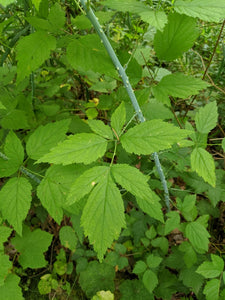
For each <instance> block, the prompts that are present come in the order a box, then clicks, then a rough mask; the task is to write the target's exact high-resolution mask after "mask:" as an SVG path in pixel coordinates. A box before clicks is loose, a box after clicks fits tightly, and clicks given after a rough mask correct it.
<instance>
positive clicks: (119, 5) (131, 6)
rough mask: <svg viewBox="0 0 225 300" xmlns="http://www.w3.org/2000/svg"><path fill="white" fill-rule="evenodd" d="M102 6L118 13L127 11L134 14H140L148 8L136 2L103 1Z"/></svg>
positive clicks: (124, 0) (129, 0)
mask: <svg viewBox="0 0 225 300" xmlns="http://www.w3.org/2000/svg"><path fill="white" fill-rule="evenodd" d="M102 4H103V5H106V6H108V7H110V8H112V9H115V10H118V11H123V12H126V11H129V12H131V13H134V14H138V13H141V12H143V11H145V10H146V9H148V8H149V6H146V5H145V4H144V3H142V2H138V1H136V0H123V1H121V0H105V1H103V3H102Z"/></svg>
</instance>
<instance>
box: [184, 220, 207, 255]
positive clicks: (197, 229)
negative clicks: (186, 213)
mask: <svg viewBox="0 0 225 300" xmlns="http://www.w3.org/2000/svg"><path fill="white" fill-rule="evenodd" d="M185 234H186V237H187V238H188V239H189V240H190V242H191V244H192V246H193V247H194V249H195V250H196V251H197V252H198V253H200V254H202V253H205V252H207V251H208V245H209V239H208V238H209V237H210V234H209V233H208V231H207V230H206V229H205V227H204V226H203V225H201V224H200V223H198V222H191V223H189V224H187V226H186V228H185Z"/></svg>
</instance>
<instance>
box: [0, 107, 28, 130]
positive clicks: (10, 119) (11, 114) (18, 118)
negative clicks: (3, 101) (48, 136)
mask: <svg viewBox="0 0 225 300" xmlns="http://www.w3.org/2000/svg"><path fill="white" fill-rule="evenodd" d="M1 125H2V127H3V128H5V129H12V130H18V129H25V128H28V127H29V126H28V123H27V115H26V113H25V111H23V110H19V109H13V110H11V111H7V114H6V115H4V117H3V118H2V120H1Z"/></svg>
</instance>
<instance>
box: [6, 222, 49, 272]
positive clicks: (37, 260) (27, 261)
mask: <svg viewBox="0 0 225 300" xmlns="http://www.w3.org/2000/svg"><path fill="white" fill-rule="evenodd" d="M51 241H52V235H51V234H50V233H48V232H46V231H42V230H41V229H36V230H34V231H30V229H29V228H28V227H27V226H24V227H23V236H22V237H20V236H18V235H16V236H15V237H14V238H13V239H12V240H11V242H12V245H14V246H15V248H16V249H17V250H18V252H20V256H19V263H20V264H21V266H22V267H23V268H24V269H26V268H32V269H37V268H44V267H45V266H46V264H47V261H46V260H45V257H44V254H43V252H46V251H47V250H48V247H49V246H50V244H51Z"/></svg>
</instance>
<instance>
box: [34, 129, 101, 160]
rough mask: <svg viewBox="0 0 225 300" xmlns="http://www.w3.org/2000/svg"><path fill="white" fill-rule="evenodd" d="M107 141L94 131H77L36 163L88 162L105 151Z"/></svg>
mask: <svg viewBox="0 0 225 300" xmlns="http://www.w3.org/2000/svg"><path fill="white" fill-rule="evenodd" d="M106 147H107V141H106V140H105V139H104V138H102V137H101V136H99V135H96V134H94V133H80V134H79V133H78V134H76V135H71V136H69V137H68V139H67V140H65V141H64V142H61V143H60V144H58V146H56V147H54V148H52V149H51V151H50V153H48V154H46V155H44V156H43V157H41V158H40V159H39V160H38V161H37V163H40V162H49V163H54V164H63V165H69V164H72V163H84V164H90V163H91V162H93V161H95V160H97V159H98V158H100V157H102V156H103V155H104V154H105V152H106Z"/></svg>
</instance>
